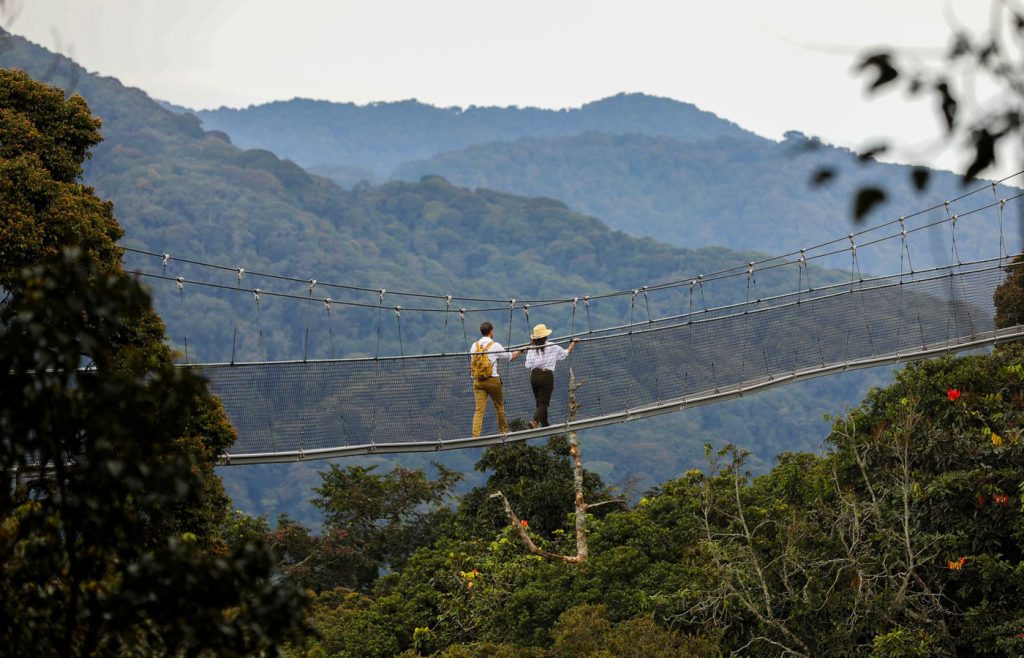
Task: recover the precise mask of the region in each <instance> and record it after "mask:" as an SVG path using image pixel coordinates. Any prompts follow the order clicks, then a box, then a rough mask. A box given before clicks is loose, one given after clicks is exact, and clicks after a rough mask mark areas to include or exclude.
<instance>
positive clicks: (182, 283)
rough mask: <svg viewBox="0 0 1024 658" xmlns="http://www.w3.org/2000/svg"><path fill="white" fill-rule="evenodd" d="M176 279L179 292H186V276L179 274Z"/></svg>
mask: <svg viewBox="0 0 1024 658" xmlns="http://www.w3.org/2000/svg"><path fill="white" fill-rule="evenodd" d="M175 281H177V282H178V292H184V291H185V277H183V276H179V277H178V278H177V279H175Z"/></svg>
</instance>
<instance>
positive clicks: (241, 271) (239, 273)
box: [235, 267, 245, 283]
mask: <svg viewBox="0 0 1024 658" xmlns="http://www.w3.org/2000/svg"><path fill="white" fill-rule="evenodd" d="M235 276H236V277H238V282H239V283H241V282H242V277H243V276H245V268H244V267H239V268H238V269H237V270H235Z"/></svg>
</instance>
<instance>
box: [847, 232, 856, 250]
mask: <svg viewBox="0 0 1024 658" xmlns="http://www.w3.org/2000/svg"><path fill="white" fill-rule="evenodd" d="M846 237H848V238H849V239H850V251H852V252H853V253H857V243H856V242H854V241H853V233H851V234H849V235H848V236H846Z"/></svg>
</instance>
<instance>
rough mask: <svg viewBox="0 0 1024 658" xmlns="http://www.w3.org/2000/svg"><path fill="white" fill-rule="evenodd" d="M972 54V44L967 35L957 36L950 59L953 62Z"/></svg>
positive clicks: (950, 52)
mask: <svg viewBox="0 0 1024 658" xmlns="http://www.w3.org/2000/svg"><path fill="white" fill-rule="evenodd" d="M969 52H971V42H970V40H969V39H968V38H967V35H965V34H962V33H961V34H957V35H956V37H955V38H954V39H953V47H952V48H951V49H950V51H949V59H951V60H953V59H956V58H957V57H962V56H963V55H966V54H967V53H969Z"/></svg>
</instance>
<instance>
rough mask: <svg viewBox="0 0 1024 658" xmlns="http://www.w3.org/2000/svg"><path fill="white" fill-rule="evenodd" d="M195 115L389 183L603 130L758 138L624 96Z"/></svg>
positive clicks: (289, 152) (666, 103)
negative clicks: (438, 163) (416, 165)
mask: <svg viewBox="0 0 1024 658" xmlns="http://www.w3.org/2000/svg"><path fill="white" fill-rule="evenodd" d="M195 114H196V116H198V117H199V118H200V119H202V121H203V125H204V126H205V127H207V128H209V129H215V130H223V131H224V132H226V133H228V134H230V135H231V137H232V139H233V140H234V141H235V142H236V143H237V144H239V145H240V146H243V147H249V148H253V147H259V148H267V149H270V150H272V151H274V152H275V153H277V154H278V155H280V156H282V157H287V158H291V159H292V160H294V161H295V162H297V163H299V164H301V165H304V166H308V167H312V168H314V169H318V170H319V169H322V168H330V167H359V168H363V169H364V170H367V171H369V172H370V173H371V174H372V175H374V176H376V177H378V178H386V177H387V176H388V175H389V174H390V173H391V171H392V170H393V169H394V168H395V167H397V166H398V165H400V164H401V163H403V162H406V161H409V160H416V159H421V158H429V157H431V156H433V155H435V154H437V153H440V152H442V151H448V150H452V149H459V148H463V147H466V146H470V145H472V144H478V143H482V142H493V141H502V140H509V139H516V138H519V137H524V136H548V137H553V136H560V135H570V134H577V133H581V132H592V131H599V132H605V133H610V134H627V133H645V134H650V135H665V136H670V137H672V138H674V139H678V140H680V141H694V140H698V139H708V138H713V137H719V136H732V137H737V138H742V137H746V138H750V139H758V138H757V137H756V136H754V135H753V134H752V133H750V132H748V131H746V130H743V129H742V128H740V127H739V126H737V125H736V124H734V123H731V122H729V121H726V120H724V119H721V118H719V117H717V116H715V115H714V114H711V113H709V112H705V111H703V110H700V109H699V108H697V107H696V106H694V105H690V104H688V103H679V102H677V101H673V100H670V99H666V98H658V97H654V96H648V95H644V94H619V95H617V96H612V97H610V98H605V99H602V100H598V101H594V102H592V103H587V104H585V105H583V106H582V107H579V108H572V109H563V110H545V109H539V108H531V107H526V108H519V107H504V108H502V107H476V106H471V107H468V108H459V107H449V108H441V107H434V106H432V105H427V104H424V103H420V102H418V101H415V100H409V101H399V102H392V103H383V102H382V103H371V104H368V105H356V104H354V103H334V102H329V101H315V100H309V99H293V100H290V101H277V102H274V103H267V104H265V105H256V106H250V107H247V108H244V109H240V110H235V109H228V108H221V109H218V110H204V111H199V112H196V113H195ZM342 181H343V182H350V181H351V182H354V181H353V180H351V179H350V178H345V179H342Z"/></svg>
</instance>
